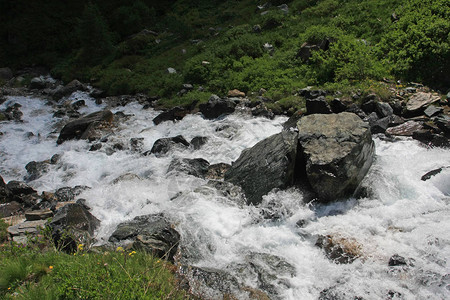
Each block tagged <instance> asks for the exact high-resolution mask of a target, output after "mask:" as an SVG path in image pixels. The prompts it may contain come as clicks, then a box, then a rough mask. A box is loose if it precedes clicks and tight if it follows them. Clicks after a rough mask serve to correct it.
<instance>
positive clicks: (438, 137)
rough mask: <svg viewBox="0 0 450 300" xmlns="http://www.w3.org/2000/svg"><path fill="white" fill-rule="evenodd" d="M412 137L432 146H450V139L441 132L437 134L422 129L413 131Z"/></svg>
mask: <svg viewBox="0 0 450 300" xmlns="http://www.w3.org/2000/svg"><path fill="white" fill-rule="evenodd" d="M412 138H413V139H415V140H418V141H420V142H422V143H424V144H426V145H428V146H433V147H450V141H449V139H448V138H447V137H445V136H444V135H442V134H437V133H434V132H432V131H431V130H427V129H422V130H417V131H414V132H413V134H412Z"/></svg>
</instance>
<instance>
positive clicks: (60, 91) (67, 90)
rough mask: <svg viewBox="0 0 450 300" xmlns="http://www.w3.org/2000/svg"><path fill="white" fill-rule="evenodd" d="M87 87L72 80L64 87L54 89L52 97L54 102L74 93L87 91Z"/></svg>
mask: <svg viewBox="0 0 450 300" xmlns="http://www.w3.org/2000/svg"><path fill="white" fill-rule="evenodd" d="M87 90H88V89H87V87H86V86H85V85H84V84H82V83H81V82H79V81H78V80H76V79H75V80H72V81H71V82H69V83H68V84H67V85H65V86H64V87H59V88H57V89H55V90H54V91H53V93H52V96H53V98H54V99H55V100H59V99H61V98H62V97H66V96H70V95H71V94H72V93H73V92H75V91H87Z"/></svg>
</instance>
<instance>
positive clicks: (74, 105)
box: [71, 100, 86, 110]
mask: <svg viewBox="0 0 450 300" xmlns="http://www.w3.org/2000/svg"><path fill="white" fill-rule="evenodd" d="M83 106H86V102H85V101H84V100H78V101H76V102H74V103H72V105H71V107H72V109H74V110H79V109H80V108H82V107H83Z"/></svg>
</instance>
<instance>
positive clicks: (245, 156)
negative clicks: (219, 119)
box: [225, 131, 297, 204]
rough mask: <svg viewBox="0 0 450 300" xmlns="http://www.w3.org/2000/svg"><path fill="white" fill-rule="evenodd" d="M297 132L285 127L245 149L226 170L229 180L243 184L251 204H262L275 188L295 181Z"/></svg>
mask: <svg viewBox="0 0 450 300" xmlns="http://www.w3.org/2000/svg"><path fill="white" fill-rule="evenodd" d="M296 156H297V134H296V133H295V132H289V131H283V132H281V133H278V134H275V135H272V136H271V137H269V138H267V139H265V140H262V141H260V142H259V143H257V144H256V145H255V146H253V147H252V148H250V149H246V150H244V151H243V152H242V153H241V155H240V157H239V158H238V159H237V160H236V161H235V162H234V163H233V164H232V166H231V168H230V169H229V170H228V171H227V172H226V173H225V180H226V181H229V182H231V183H234V184H237V185H239V186H241V187H242V189H243V190H244V193H245V195H246V197H247V201H248V203H249V204H259V203H260V202H261V200H262V196H263V195H265V194H267V193H268V192H270V191H271V190H272V189H274V188H286V187H288V186H289V185H291V184H293V183H294V169H295V162H296Z"/></svg>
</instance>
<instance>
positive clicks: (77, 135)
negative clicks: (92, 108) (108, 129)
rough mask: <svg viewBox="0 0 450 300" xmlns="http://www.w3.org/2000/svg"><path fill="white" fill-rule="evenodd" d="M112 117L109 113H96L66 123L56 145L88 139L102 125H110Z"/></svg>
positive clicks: (106, 111) (107, 111)
mask: <svg viewBox="0 0 450 300" xmlns="http://www.w3.org/2000/svg"><path fill="white" fill-rule="evenodd" d="M113 118H114V115H113V114H112V112H111V111H109V110H105V111H98V112H95V113H92V114H89V115H87V116H84V117H82V118H79V119H77V120H74V121H71V122H69V123H67V124H66V125H65V126H64V127H63V129H62V130H61V132H60V134H59V137H58V140H57V143H58V144H62V143H63V142H65V141H67V140H72V139H89V138H90V137H91V136H92V134H93V132H94V131H95V130H97V129H99V128H100V127H101V126H102V125H105V124H110V123H111V122H112V121H113Z"/></svg>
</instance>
